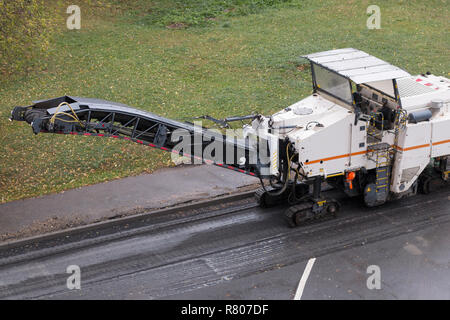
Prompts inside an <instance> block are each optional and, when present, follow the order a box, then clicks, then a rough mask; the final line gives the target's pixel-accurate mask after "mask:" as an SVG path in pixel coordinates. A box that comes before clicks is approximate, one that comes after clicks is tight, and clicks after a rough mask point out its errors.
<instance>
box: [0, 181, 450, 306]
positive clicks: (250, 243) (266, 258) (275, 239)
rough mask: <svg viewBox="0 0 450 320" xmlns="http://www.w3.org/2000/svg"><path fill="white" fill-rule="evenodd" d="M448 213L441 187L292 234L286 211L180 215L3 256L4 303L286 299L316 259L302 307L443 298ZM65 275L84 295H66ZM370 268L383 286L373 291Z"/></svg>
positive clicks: (237, 207)
mask: <svg viewBox="0 0 450 320" xmlns="http://www.w3.org/2000/svg"><path fill="white" fill-rule="evenodd" d="M449 202H450V190H449V189H448V188H447V189H443V190H440V191H438V192H436V193H434V194H431V195H418V196H416V197H412V198H407V199H402V200H398V201H395V202H391V203H388V204H386V205H384V206H382V207H378V208H372V209H369V208H365V207H363V205H362V204H361V202H360V201H359V200H358V199H348V198H342V204H343V208H342V212H341V214H340V215H339V216H338V217H337V218H336V219H332V220H327V221H323V222H320V223H316V224H311V225H307V226H304V227H301V228H296V229H291V228H288V227H287V226H286V223H285V221H284V219H283V217H282V212H283V211H284V210H285V209H286V208H283V207H276V208H271V209H261V208H258V207H257V206H256V205H255V203H254V202H253V200H252V199H247V200H245V201H240V202H238V203H227V204H223V205H222V206H220V208H211V209H209V210H207V211H206V212H199V213H195V214H193V215H191V216H189V214H188V213H183V212H181V213H179V216H175V217H174V216H170V217H167V218H168V219H170V221H171V222H170V223H167V221H164V218H161V217H159V218H158V220H154V221H152V220H151V219H150V220H147V221H145V222H143V223H142V224H141V225H133V226H128V227H126V226H124V227H123V228H121V229H119V230H114V232H107V230H106V231H105V230H103V231H101V232H100V231H99V232H98V235H97V236H95V235H93V236H90V237H85V238H83V239H74V240H71V239H62V240H61V241H60V243H57V244H53V245H52V246H48V247H45V246H41V247H40V248H39V249H38V250H32V249H30V248H28V249H27V250H23V251H21V250H20V249H19V250H17V251H16V252H15V253H14V254H10V253H8V254H7V255H1V253H0V256H1V258H0V298H2V299H292V298H293V297H294V295H295V292H296V290H297V287H298V284H299V280H300V278H301V276H302V274H303V271H304V269H305V266H306V263H307V261H308V260H309V259H311V258H316V260H315V263H314V265H313V267H312V269H311V273H310V275H309V277H308V279H307V281H306V285H305V288H304V292H303V295H302V297H301V298H302V299H450V246H449V245H448V244H449V243H450V206H449ZM187 217H188V218H187ZM177 219H178V220H177ZM177 221H178V222H177ZM69 265H77V266H79V267H80V270H81V289H80V290H76V289H75V290H69V289H68V288H67V286H66V281H67V278H68V277H69V274H67V273H66V269H67V267H68V266H69ZM371 266H372V267H371ZM373 266H376V267H377V268H378V270H379V279H380V287H379V288H372V289H370V288H369V287H368V285H367V282H368V278H369V277H370V276H371V275H372V273H368V268H369V267H371V268H373ZM369 270H370V268H369Z"/></svg>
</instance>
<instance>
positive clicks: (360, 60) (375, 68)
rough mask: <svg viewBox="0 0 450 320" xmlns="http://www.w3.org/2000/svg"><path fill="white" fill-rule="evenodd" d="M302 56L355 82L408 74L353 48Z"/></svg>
mask: <svg viewBox="0 0 450 320" xmlns="http://www.w3.org/2000/svg"><path fill="white" fill-rule="evenodd" d="M303 58H306V59H308V60H309V61H311V62H313V63H316V64H318V65H319V66H322V67H324V68H326V69H329V70H331V71H333V72H336V73H337V74H339V75H342V76H343V77H346V78H348V79H350V80H352V81H353V82H355V83H356V84H359V83H367V82H373V81H382V80H392V79H397V78H403V77H408V76H410V74H409V73H408V72H406V71H404V70H403V69H400V68H398V67H396V66H393V65H391V64H389V63H387V62H386V61H383V60H381V59H378V58H376V57H374V56H371V55H370V54H368V53H365V52H364V51H361V50H357V49H353V48H345V49H337V50H329V51H323V52H316V53H312V54H308V55H306V56H303Z"/></svg>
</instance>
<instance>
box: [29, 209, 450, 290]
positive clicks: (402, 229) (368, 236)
mask: <svg viewBox="0 0 450 320" xmlns="http://www.w3.org/2000/svg"><path fill="white" fill-rule="evenodd" d="M415 220H416V221H414V222H412V223H411V224H408V225H406V226H403V225H398V224H391V225H392V226H393V228H392V229H388V230H385V231H383V232H381V233H380V232H379V230H377V231H374V232H370V233H365V234H364V235H363V238H361V235H358V236H356V238H355V237H353V236H350V238H348V239H345V240H344V241H338V242H334V243H333V244H332V245H331V246H328V247H327V246H321V247H320V249H317V250H314V252H310V253H313V254H314V255H315V256H316V257H320V256H324V255H326V254H329V253H331V252H337V251H341V250H346V249H348V248H352V247H355V246H360V245H361V243H362V240H363V242H364V243H372V242H376V241H381V240H383V239H387V238H390V237H392V236H394V235H396V236H398V235H403V234H407V233H410V232H413V231H414V230H418V229H421V228H424V227H430V226H433V225H436V224H442V223H446V222H448V221H449V220H450V219H449V216H448V214H441V215H438V216H435V217H434V218H433V219H431V220H430V219H429V217H428V218H424V219H421V218H419V219H415ZM349 224H352V223H349ZM329 227H331V226H329ZM297 231H298V229H297ZM295 234H296V233H295V232H289V233H287V234H283V235H276V236H273V237H267V238H264V239H259V240H257V241H254V242H252V243H253V244H257V245H258V244H259V245H261V246H264V245H265V243H267V242H270V241H271V240H273V239H281V238H287V237H289V236H292V235H295ZM248 246H249V243H246V244H242V245H239V246H234V247H229V248H224V249H221V250H214V251H212V252H204V253H202V254H200V255H198V256H196V257H189V258H183V259H177V260H175V261H171V262H168V263H165V264H162V265H158V266H152V267H150V268H144V269H141V270H135V271H133V272H129V273H124V274H120V275H116V276H112V277H106V278H103V279H97V280H93V281H88V282H85V285H84V287H85V288H86V287H92V286H95V285H98V284H100V283H105V282H108V281H111V280H119V279H122V278H126V277H129V276H135V275H136V274H139V273H142V272H146V271H149V270H157V269H160V268H161V267H165V266H169V265H174V264H180V263H183V262H186V261H192V260H196V259H199V258H204V257H206V256H208V255H211V254H217V253H219V252H223V253H225V252H231V251H234V250H236V249H238V248H243V247H248ZM301 256H303V254H301V253H299V252H296V253H295V254H294V255H293V256H292V257H291V259H287V260H285V261H283V263H284V265H291V264H293V263H297V262H298V261H299V259H300V258H301ZM279 263H280V261H277V262H276V263H275V262H274V263H273V264H269V265H267V269H270V268H272V267H276V266H278V265H279ZM259 269H260V266H259V267H258V268H257V270H259ZM229 271H230V273H231V274H233V272H232V271H231V270H229ZM254 272H255V270H253V271H251V272H250V271H247V272H246V273H242V274H240V276H239V277H242V276H245V275H248V274H253V273H254ZM233 277H234V275H233ZM188 291H189V290H188ZM61 292H63V291H59V290H57V291H55V292H52V293H51V294H43V295H37V296H34V297H33V298H44V297H48V296H52V295H54V294H58V293H61Z"/></svg>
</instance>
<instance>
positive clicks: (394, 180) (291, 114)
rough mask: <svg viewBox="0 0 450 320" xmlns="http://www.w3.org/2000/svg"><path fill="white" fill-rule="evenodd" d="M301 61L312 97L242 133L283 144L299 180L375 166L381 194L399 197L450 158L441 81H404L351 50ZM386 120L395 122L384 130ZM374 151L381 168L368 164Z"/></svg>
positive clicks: (449, 89)
mask: <svg viewBox="0 0 450 320" xmlns="http://www.w3.org/2000/svg"><path fill="white" fill-rule="evenodd" d="M305 58H307V59H308V60H309V61H310V62H311V69H312V74H313V86H314V94H312V95H311V96H309V97H307V98H305V99H303V100H300V101H298V102H296V103H294V104H293V105H291V106H289V107H287V108H285V109H283V110H281V111H279V112H277V113H275V114H273V115H272V116H270V117H262V118H257V119H255V120H254V121H253V123H252V125H251V126H248V127H246V128H245V129H244V131H245V133H246V134H247V135H248V134H256V135H260V136H261V135H262V136H264V137H265V138H267V137H272V138H273V137H277V139H281V140H284V139H286V138H287V139H288V140H289V142H290V143H291V144H292V145H293V146H294V148H295V150H296V152H297V153H298V163H299V168H298V169H299V170H300V171H301V173H302V176H303V177H304V178H311V177H317V176H322V177H324V178H327V177H333V176H336V175H345V174H346V173H348V172H351V171H356V170H361V168H364V169H365V170H371V169H375V168H377V167H381V165H380V161H383V162H384V163H383V166H384V165H385V166H389V167H390V172H391V173H390V176H389V181H388V183H389V192H392V193H402V192H404V191H406V190H408V189H409V188H410V187H411V186H412V185H413V184H414V182H415V181H416V180H417V178H418V177H419V175H420V174H421V173H422V171H423V170H424V169H425V167H426V166H427V165H428V164H429V163H430V161H431V159H433V158H438V157H443V156H448V155H450V110H449V109H450V80H449V79H447V78H445V77H439V76H433V75H418V76H411V75H409V74H408V73H407V72H406V71H404V70H402V69H399V68H397V67H394V66H392V65H390V64H388V63H386V62H384V61H382V60H380V59H378V58H375V57H373V56H370V55H368V54H367V53H365V52H362V51H359V50H355V49H351V48H348V49H339V50H331V51H326V52H320V53H315V54H312V55H308V56H305ZM355 92H356V93H357V94H358V96H359V99H360V101H359V104H358V102H357V101H355V98H354V94H355ZM382 112H383V113H382ZM376 114H379V115H380V117H381V118H378V119H379V120H380V119H381V120H380V121H381V124H380V123H379V125H378V128H377V127H376V126H375V125H374V119H375V118H376V117H375V115H376ZM386 114H387V115H388V117H389V115H391V114H392V115H394V114H395V117H396V119H394V118H392V119H390V121H391V122H390V123H389V119H388V120H386V119H385V117H383V116H385V115H386ZM386 121H387V122H386ZM385 123H386V124H387V125H386V128H383V127H382V125H383V124H385ZM379 146H387V148H385V150H387V151H386V153H385V159H383V160H381V159H380V158H376V157H375V153H376V148H377V147H379ZM269 149H270V152H271V157H270V159H271V163H270V168H271V171H270V172H271V174H273V175H276V174H277V173H278V171H277V164H278V162H277V161H278V158H277V154H276V153H277V152H278V150H277V149H276V148H274V147H272V148H270V147H269ZM378 157H379V155H378Z"/></svg>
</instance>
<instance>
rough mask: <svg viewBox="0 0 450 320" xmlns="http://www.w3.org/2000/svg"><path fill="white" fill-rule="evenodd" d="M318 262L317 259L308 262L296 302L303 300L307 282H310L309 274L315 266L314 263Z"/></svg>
mask: <svg viewBox="0 0 450 320" xmlns="http://www.w3.org/2000/svg"><path fill="white" fill-rule="evenodd" d="M315 261H316V258H311V259H309V260H308V263H307V264H306V267H305V271H303V275H302V278H301V279H300V282H299V283H298V287H297V291H296V292H295V296H294V300H300V299H301V298H302V294H303V289H305V285H306V280H308V277H309V273H310V272H311V269H312V267H313V265H314V262H315Z"/></svg>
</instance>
